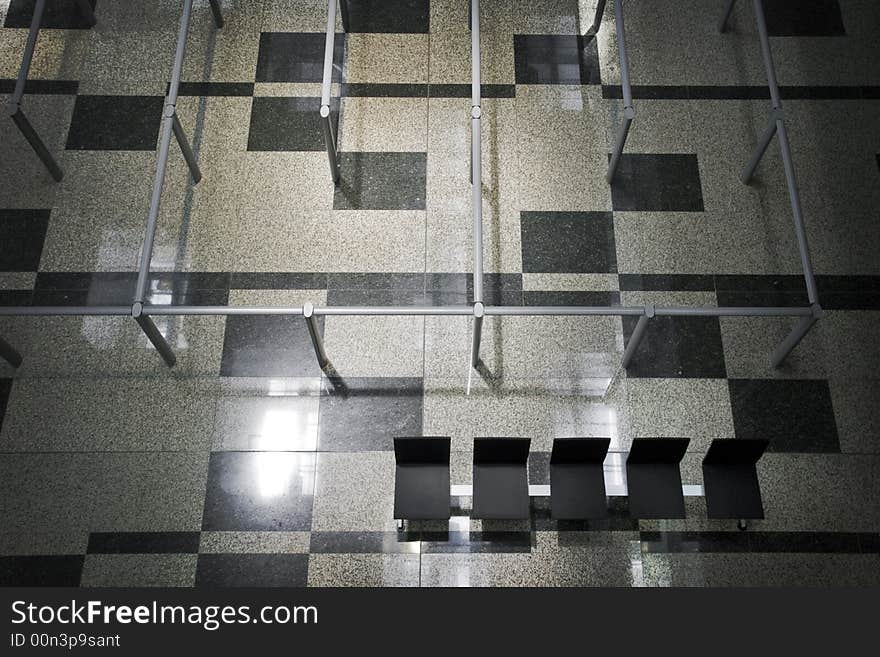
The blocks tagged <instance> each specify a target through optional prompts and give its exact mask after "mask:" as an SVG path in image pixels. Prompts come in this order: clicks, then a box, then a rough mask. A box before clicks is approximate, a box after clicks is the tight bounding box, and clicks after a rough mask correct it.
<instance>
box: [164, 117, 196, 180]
mask: <svg viewBox="0 0 880 657" xmlns="http://www.w3.org/2000/svg"><path fill="white" fill-rule="evenodd" d="M166 120H167V117H166ZM171 127H172V129H173V131H174V136H175V137H176V138H177V144H178V146H180V150H181V152H182V153H183V159H184V160H186V164H187V166H188V167H189V172H190V174H191V175H192V177H193V181H195V182H197V183H198V182H199V181H201V179H202V172H201V170H200V169H199V161H198V160H197V159H196V156H195V153H193V151H192V148H191V147H190V145H189V141H188V140H187V138H186V133H185V132H184V131H183V126H182V125H180V119H178V118H177V110H176V109H174V110H173V111H172V112H171Z"/></svg>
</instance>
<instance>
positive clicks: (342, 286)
mask: <svg viewBox="0 0 880 657" xmlns="http://www.w3.org/2000/svg"><path fill="white" fill-rule="evenodd" d="M327 289H328V290H329V291H332V292H338V291H345V290H347V291H353V292H375V291H377V290H406V291H408V292H424V290H425V274H424V273H421V272H418V273H416V272H391V273H385V272H368V273H360V272H353V273H349V272H345V273H332V274H330V275H329V276H328V280H327ZM337 305H340V304H337Z"/></svg>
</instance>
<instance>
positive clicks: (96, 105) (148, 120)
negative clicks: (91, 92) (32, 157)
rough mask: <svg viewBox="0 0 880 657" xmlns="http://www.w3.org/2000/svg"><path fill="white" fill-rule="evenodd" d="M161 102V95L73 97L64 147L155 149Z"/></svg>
mask: <svg viewBox="0 0 880 657" xmlns="http://www.w3.org/2000/svg"><path fill="white" fill-rule="evenodd" d="M164 102H165V100H164V99H163V98H162V97H161V96H77V97H76V104H75V105H74V107H73V118H72V119H71V120H70V130H69V131H68V133H67V149H68V150H84V151H152V150H155V149H156V140H157V139H158V137H159V125H160V124H161V122H162V106H163V104H164Z"/></svg>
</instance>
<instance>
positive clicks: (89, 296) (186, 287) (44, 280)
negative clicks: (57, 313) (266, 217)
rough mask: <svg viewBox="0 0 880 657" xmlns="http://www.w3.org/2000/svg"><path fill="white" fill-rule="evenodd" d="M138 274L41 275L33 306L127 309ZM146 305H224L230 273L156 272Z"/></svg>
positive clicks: (39, 275) (152, 275) (39, 274)
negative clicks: (115, 307) (121, 307)
mask: <svg viewBox="0 0 880 657" xmlns="http://www.w3.org/2000/svg"><path fill="white" fill-rule="evenodd" d="M136 286H137V272H39V273H38V274H37V280H36V282H35V285H34V295H33V297H34V303H37V304H41V305H57V306H89V305H91V306H124V305H128V304H130V303H131V302H132V299H133V298H134V293H135V288H136ZM147 289H148V290H149V292H148V295H147V299H146V300H147V302H149V303H151V304H155V305H169V304H184V305H196V306H199V305H201V306H205V305H208V306H218V305H219V306H223V305H226V303H227V301H228V298H229V274H226V273H223V272H217V273H214V272H154V273H152V274H150V278H149V281H148V285H147Z"/></svg>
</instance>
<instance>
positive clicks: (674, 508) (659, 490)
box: [626, 438, 690, 518]
mask: <svg viewBox="0 0 880 657" xmlns="http://www.w3.org/2000/svg"><path fill="white" fill-rule="evenodd" d="M689 442H690V439H689V438H635V439H633V443H632V447H631V448H630V450H629V456H628V457H627V459H626V481H627V489H628V494H629V513H630V515H631V516H632V517H634V518H684V517H685V512H684V491H682V488H681V472H680V471H679V464H680V463H681V459H682V458H683V457H684V453H685V451H686V450H687V446H688V443H689Z"/></svg>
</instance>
